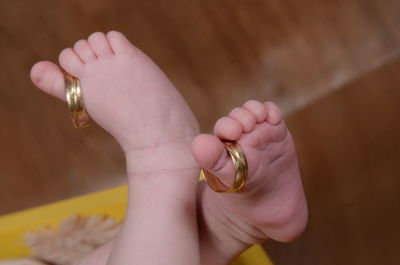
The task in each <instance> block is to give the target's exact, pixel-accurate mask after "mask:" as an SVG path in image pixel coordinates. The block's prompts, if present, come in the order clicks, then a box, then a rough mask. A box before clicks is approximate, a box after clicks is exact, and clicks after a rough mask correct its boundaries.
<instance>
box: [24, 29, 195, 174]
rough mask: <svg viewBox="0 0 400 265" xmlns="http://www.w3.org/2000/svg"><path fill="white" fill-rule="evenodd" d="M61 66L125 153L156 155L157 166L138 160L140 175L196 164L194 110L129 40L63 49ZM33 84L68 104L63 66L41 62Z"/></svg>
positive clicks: (94, 38) (97, 37)
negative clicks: (74, 79)
mask: <svg viewBox="0 0 400 265" xmlns="http://www.w3.org/2000/svg"><path fill="white" fill-rule="evenodd" d="M59 63H60V65H61V67H62V68H63V69H64V70H65V71H66V72H68V73H70V74H72V75H74V76H76V77H78V78H79V79H80V85H81V87H82V91H83V97H84V100H85V106H86V109H87V111H88V113H89V115H90V116H91V118H92V119H93V120H95V121H96V122H97V123H98V124H99V125H100V126H102V127H103V128H104V129H105V130H106V131H108V132H109V133H111V134H112V135H113V136H114V138H116V139H117V141H118V142H119V144H120V145H121V147H122V148H123V150H124V151H125V153H127V154H129V155H130V156H132V159H139V160H140V158H141V157H143V156H144V153H146V155H145V156H146V157H148V156H149V153H151V155H152V157H153V161H148V159H147V160H146V161H140V163H139V161H137V163H135V168H134V169H132V170H134V171H135V173H141V174H143V173H151V172H153V173H155V172H157V171H158V170H165V169H167V170H179V169H180V168H178V167H177V165H176V164H178V163H176V161H181V163H179V164H180V165H185V167H188V166H189V167H190V166H193V165H194V163H189V162H188V163H186V162H187V161H188V159H187V158H188V157H191V155H190V153H189V154H188V151H187V148H185V146H187V143H188V142H190V141H191V140H192V138H193V137H194V136H195V135H197V134H198V125H197V122H196V120H195V118H194V116H193V114H192V112H191V110H190V108H189V107H188V106H187V104H186V102H185V101H184V100H183V98H182V97H181V95H180V94H179V92H178V91H177V90H176V89H175V87H174V86H173V84H172V83H171V82H170V81H169V80H168V78H167V77H166V76H165V75H164V73H163V72H162V71H161V70H160V69H159V68H158V67H157V66H156V65H155V64H154V63H153V62H152V61H151V60H150V59H149V58H148V57H147V56H146V55H145V54H143V53H142V52H141V51H140V50H138V49H137V48H135V47H134V46H133V45H132V44H131V43H130V42H129V41H128V40H127V39H126V38H125V36H124V35H122V34H121V33H119V32H115V31H111V32H109V33H107V34H103V33H100V32H96V33H93V34H92V35H91V36H89V38H88V40H80V41H78V42H76V43H75V45H74V46H73V48H67V49H65V50H63V51H62V52H61V54H60V56H59ZM31 79H32V81H33V82H34V84H35V85H36V86H37V87H39V88H40V89H41V90H43V91H45V92H47V93H49V94H52V95H54V96H56V97H58V98H60V99H62V100H65V92H64V78H63V74H62V70H61V69H60V68H59V67H58V66H57V65H55V64H53V63H51V62H39V63H37V64H36V65H34V67H33V68H32V71H31ZM143 132H146V133H143ZM185 144H186V145H185ZM177 148H178V149H179V150H181V151H182V152H177V150H176V149H177ZM183 150H184V151H183ZM155 151H157V152H155ZM172 151H174V161H169V160H168V159H166V157H165V154H166V153H168V152H172ZM189 152H190V150H189ZM181 159H183V160H181Z"/></svg>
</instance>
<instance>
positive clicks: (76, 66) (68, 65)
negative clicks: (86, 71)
mask: <svg viewBox="0 0 400 265" xmlns="http://www.w3.org/2000/svg"><path fill="white" fill-rule="evenodd" d="M58 61H59V63H60V65H61V67H62V68H63V69H64V70H65V71H66V72H68V73H69V74H71V75H73V76H77V77H80V76H81V74H82V72H83V68H84V63H83V62H82V60H81V59H80V58H79V56H78V55H77V54H76V53H75V51H74V50H73V49H72V48H66V49H64V50H63V51H62V52H61V53H60V55H59V56H58Z"/></svg>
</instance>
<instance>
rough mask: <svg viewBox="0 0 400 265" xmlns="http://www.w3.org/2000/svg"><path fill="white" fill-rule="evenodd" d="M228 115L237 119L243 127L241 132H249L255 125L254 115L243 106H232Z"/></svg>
mask: <svg viewBox="0 0 400 265" xmlns="http://www.w3.org/2000/svg"><path fill="white" fill-rule="evenodd" d="M229 117H231V118H233V119H235V120H237V121H238V122H239V123H240V125H241V126H242V128H243V132H250V131H251V130H253V129H254V126H255V125H256V122H257V120H256V117H255V115H253V113H251V112H250V111H248V110H247V109H245V108H234V109H233V110H232V111H231V113H230V114H229Z"/></svg>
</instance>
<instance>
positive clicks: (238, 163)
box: [202, 142, 248, 193]
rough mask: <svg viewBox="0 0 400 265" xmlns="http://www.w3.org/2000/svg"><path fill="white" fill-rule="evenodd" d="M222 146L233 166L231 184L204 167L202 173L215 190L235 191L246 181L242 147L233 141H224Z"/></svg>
mask: <svg viewBox="0 0 400 265" xmlns="http://www.w3.org/2000/svg"><path fill="white" fill-rule="evenodd" d="M224 146H225V149H226V151H227V152H228V154H229V155H230V157H231V159H232V162H233V166H234V168H235V177H234V180H233V184H232V185H231V186H230V187H228V186H227V185H225V184H224V183H223V182H222V181H221V180H220V179H219V178H218V177H217V176H215V175H213V174H211V173H210V172H208V171H206V170H205V169H202V173H203V175H204V178H205V179H206V181H207V184H208V186H209V187H210V188H211V189H212V190H214V191H215V192H220V193H232V192H237V191H239V190H240V189H242V188H243V186H244V184H245V183H246V181H247V174H248V169H247V160H246V156H245V154H244V153H243V151H242V149H241V148H240V147H239V146H238V144H236V143H234V142H224Z"/></svg>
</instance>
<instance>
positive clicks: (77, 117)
mask: <svg viewBox="0 0 400 265" xmlns="http://www.w3.org/2000/svg"><path fill="white" fill-rule="evenodd" d="M64 80H65V95H66V97H67V102H68V110H69V112H70V113H71V117H72V124H73V125H74V127H75V128H81V127H86V126H88V125H89V116H88V115H87V113H86V110H85V105H84V102H83V96H82V89H81V87H80V84H79V79H78V78H76V77H74V76H72V75H70V74H68V73H64Z"/></svg>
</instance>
